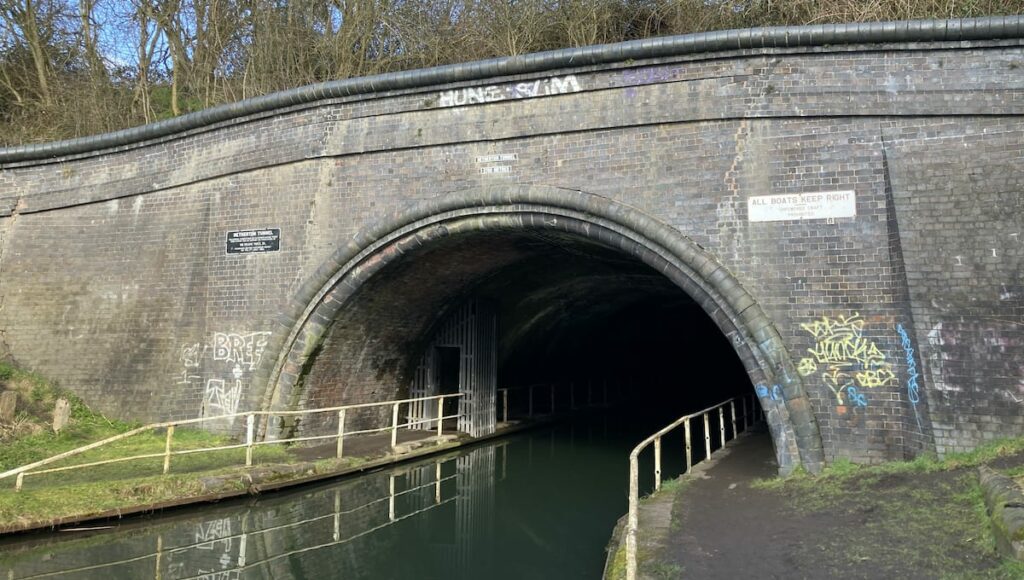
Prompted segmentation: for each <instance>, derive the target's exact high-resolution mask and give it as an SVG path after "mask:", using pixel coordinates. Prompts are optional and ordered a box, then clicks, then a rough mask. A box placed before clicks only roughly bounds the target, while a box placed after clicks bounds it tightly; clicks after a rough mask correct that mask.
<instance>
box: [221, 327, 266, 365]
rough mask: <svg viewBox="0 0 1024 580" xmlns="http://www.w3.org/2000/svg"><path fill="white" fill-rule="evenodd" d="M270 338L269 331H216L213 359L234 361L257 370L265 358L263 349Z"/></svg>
mask: <svg viewBox="0 0 1024 580" xmlns="http://www.w3.org/2000/svg"><path fill="white" fill-rule="evenodd" d="M269 339H270V333H269V332H250V333H249V334H229V333H224V332H216V333H214V335H213V360H215V361H227V362H232V363H236V364H239V365H243V366H247V367H249V370H255V369H256V366H257V365H259V364H260V360H262V359H263V350H264V349H265V348H266V347H267V341H268V340H269Z"/></svg>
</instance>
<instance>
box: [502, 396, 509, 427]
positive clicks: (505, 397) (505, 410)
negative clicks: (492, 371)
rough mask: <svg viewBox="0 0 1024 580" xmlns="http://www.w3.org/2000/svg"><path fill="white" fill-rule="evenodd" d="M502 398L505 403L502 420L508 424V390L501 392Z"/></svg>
mask: <svg viewBox="0 0 1024 580" xmlns="http://www.w3.org/2000/svg"><path fill="white" fill-rule="evenodd" d="M501 398H502V402H503V403H504V404H503V405H502V406H501V408H502V414H503V417H502V420H503V422H505V423H508V389H502V390H501Z"/></svg>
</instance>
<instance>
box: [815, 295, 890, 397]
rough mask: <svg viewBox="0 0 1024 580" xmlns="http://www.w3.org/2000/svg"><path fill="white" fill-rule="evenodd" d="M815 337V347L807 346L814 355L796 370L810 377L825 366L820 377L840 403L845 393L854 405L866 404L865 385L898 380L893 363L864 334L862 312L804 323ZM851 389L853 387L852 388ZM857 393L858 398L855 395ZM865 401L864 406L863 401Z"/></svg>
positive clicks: (875, 385)
mask: <svg viewBox="0 0 1024 580" xmlns="http://www.w3.org/2000/svg"><path fill="white" fill-rule="evenodd" d="M800 328H802V329H804V330H805V331H807V332H808V333H810V335H811V336H812V337H813V338H814V340H815V344H814V347H812V348H809V349H807V352H809V353H810V355H811V356H809V357H805V358H803V359H801V360H800V362H799V364H798V366H797V372H799V373H800V375H801V376H805V377H806V376H809V375H812V374H814V373H816V372H818V371H819V369H822V367H824V368H823V369H822V374H821V379H822V382H823V383H824V384H825V386H826V387H828V388H829V390H831V391H832V394H833V395H835V397H836V400H837V401H838V403H839V405H845V404H846V402H845V401H844V393H845V394H846V395H847V398H849V399H851V400H850V402H851V403H853V404H854V405H855V406H864V405H866V404H867V402H866V401H867V398H866V397H865V396H864V395H863V394H862V393H861V392H860V389H862V388H868V389H870V388H877V387H882V386H885V385H888V384H889V383H891V382H892V381H893V380H895V379H896V375H895V373H893V371H892V366H891V365H890V364H889V363H888V362H886V360H885V355H884V354H882V351H880V350H879V349H878V346H876V345H875V343H874V341H871V340H868V339H867V338H865V337H864V334H863V330H864V321H863V320H862V319H861V318H860V315H859V314H857V313H854V314H853V315H852V316H849V317H847V316H839V317H837V318H836V319H831V318H828V317H827V316H825V317H822V318H821V319H820V320H815V321H814V322H811V323H806V324H801V325H800ZM851 389H853V390H852V391H851ZM853 393H856V395H857V396H856V400H853V398H852V394H853ZM862 402H863V403H864V404H863V405H862V404H861V403H862Z"/></svg>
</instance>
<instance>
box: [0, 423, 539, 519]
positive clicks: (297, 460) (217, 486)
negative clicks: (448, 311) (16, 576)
mask: <svg viewBox="0 0 1024 580" xmlns="http://www.w3.org/2000/svg"><path fill="white" fill-rule="evenodd" d="M553 420H555V418H554V417H536V418H534V419H530V420H526V421H515V422H506V423H501V424H499V425H498V428H497V429H496V430H495V432H494V433H491V434H489V435H484V436H480V437H468V436H465V435H462V436H446V437H444V438H442V439H440V440H437V441H433V440H426V439H419V438H413V437H409V436H408V435H406V438H405V439H404V440H403V441H402V445H401V447H399V449H398V450H397V451H392V448H391V446H390V442H389V440H388V439H387V438H381V437H368V438H366V439H367V441H366V442H360V443H357V444H356V445H355V446H354V447H355V449H353V451H355V452H357V453H358V454H359V455H354V456H353V455H350V456H348V457H347V458H345V459H332V458H331V457H330V453H327V452H326V451H325V449H324V448H315V447H314V448H297V449H296V450H294V452H293V453H291V454H290V455H289V457H292V458H294V461H288V462H279V463H270V464H264V465H257V466H255V467H250V468H246V467H232V468H228V469H226V470H214V471H210V472H200V473H196V474H182V475H180V476H177V477H175V478H173V479H170V480H169V483H171V484H172V485H175V484H179V487H178V488H177V490H176V491H172V492H170V493H169V494H168V495H169V496H170V497H167V498H165V499H160V500H158V501H145V502H134V503H133V502H132V491H133V490H140V491H139V493H144V492H148V491H150V490H152V489H154V488H156V487H157V486H158V485H159V482H160V480H161V479H165V480H167V479H168V478H159V477H150V478H143V479H139V480H138V481H137V482H135V483H133V482H132V481H131V480H128V481H127V482H125V484H126V485H128V487H126V488H125V491H124V492H123V493H122V494H121V495H123V496H124V501H122V502H120V503H119V505H117V507H113V508H108V509H99V510H91V511H81V512H78V513H67V514H64V515H61V516H56V517H46V518H32V517H22V518H19V519H18V520H7V521H2V522H0V536H2V535H7V534H16V533H22V532H32V531H41V530H47V529H49V530H56V529H58V528H63V527H68V526H79V525H92V524H97V523H100V524H102V522H106V521H108V520H120V519H122V518H125V517H129V516H136V515H144V514H151V513H154V512H160V511H163V510H169V509H175V508H181V507H185V506H190V505H194V504H204V503H211V502H219V501H223V500H226V499H231V498H237V497H242V496H246V495H251V496H254V495H259V494H262V493H267V492H273V491H277V490H282V489H287V488H290V487H295V486H300V485H306V484H311V483H315V482H318V481H322V480H326V479H333V478H339V477H346V476H356V475H359V474H361V473H365V472H368V471H372V470H375V469H381V468H383V467H386V466H389V465H395V464H400V463H404V462H408V461H415V460H418V459H421V458H424V457H429V456H431V455H434V454H439V453H446V452H450V451H452V450H455V449H459V448H461V447H464V446H471V445H476V444H480V443H484V442H487V441H490V440H492V439H495V438H500V437H505V436H508V435H511V434H514V433H518V432H520V431H523V430H527V429H532V428H536V427H540V426H543V425H546V424H548V423H549V422H551V421H553ZM182 482H185V483H186V484H185V485H180V484H182ZM116 483H118V482H115V481H111V482H110V484H111V485H116ZM66 491H67V492H68V493H74V491H75V490H74V489H73V488H72V489H68V490H66ZM190 491H191V493H189V492H190ZM15 494H17V495H15ZM22 494H24V495H22ZM32 495H33V490H26V491H21V492H13V491H11V490H0V503H2V502H4V501H5V499H6V501H7V502H8V503H10V502H14V501H18V500H20V499H22V498H25V497H29V498H31V497H32ZM30 503H31V500H30Z"/></svg>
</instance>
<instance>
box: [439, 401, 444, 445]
mask: <svg viewBox="0 0 1024 580" xmlns="http://www.w3.org/2000/svg"><path fill="white" fill-rule="evenodd" d="M443 431H444V395H441V396H440V397H439V398H438V399H437V442H438V443H441V433H442V432H443Z"/></svg>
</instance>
